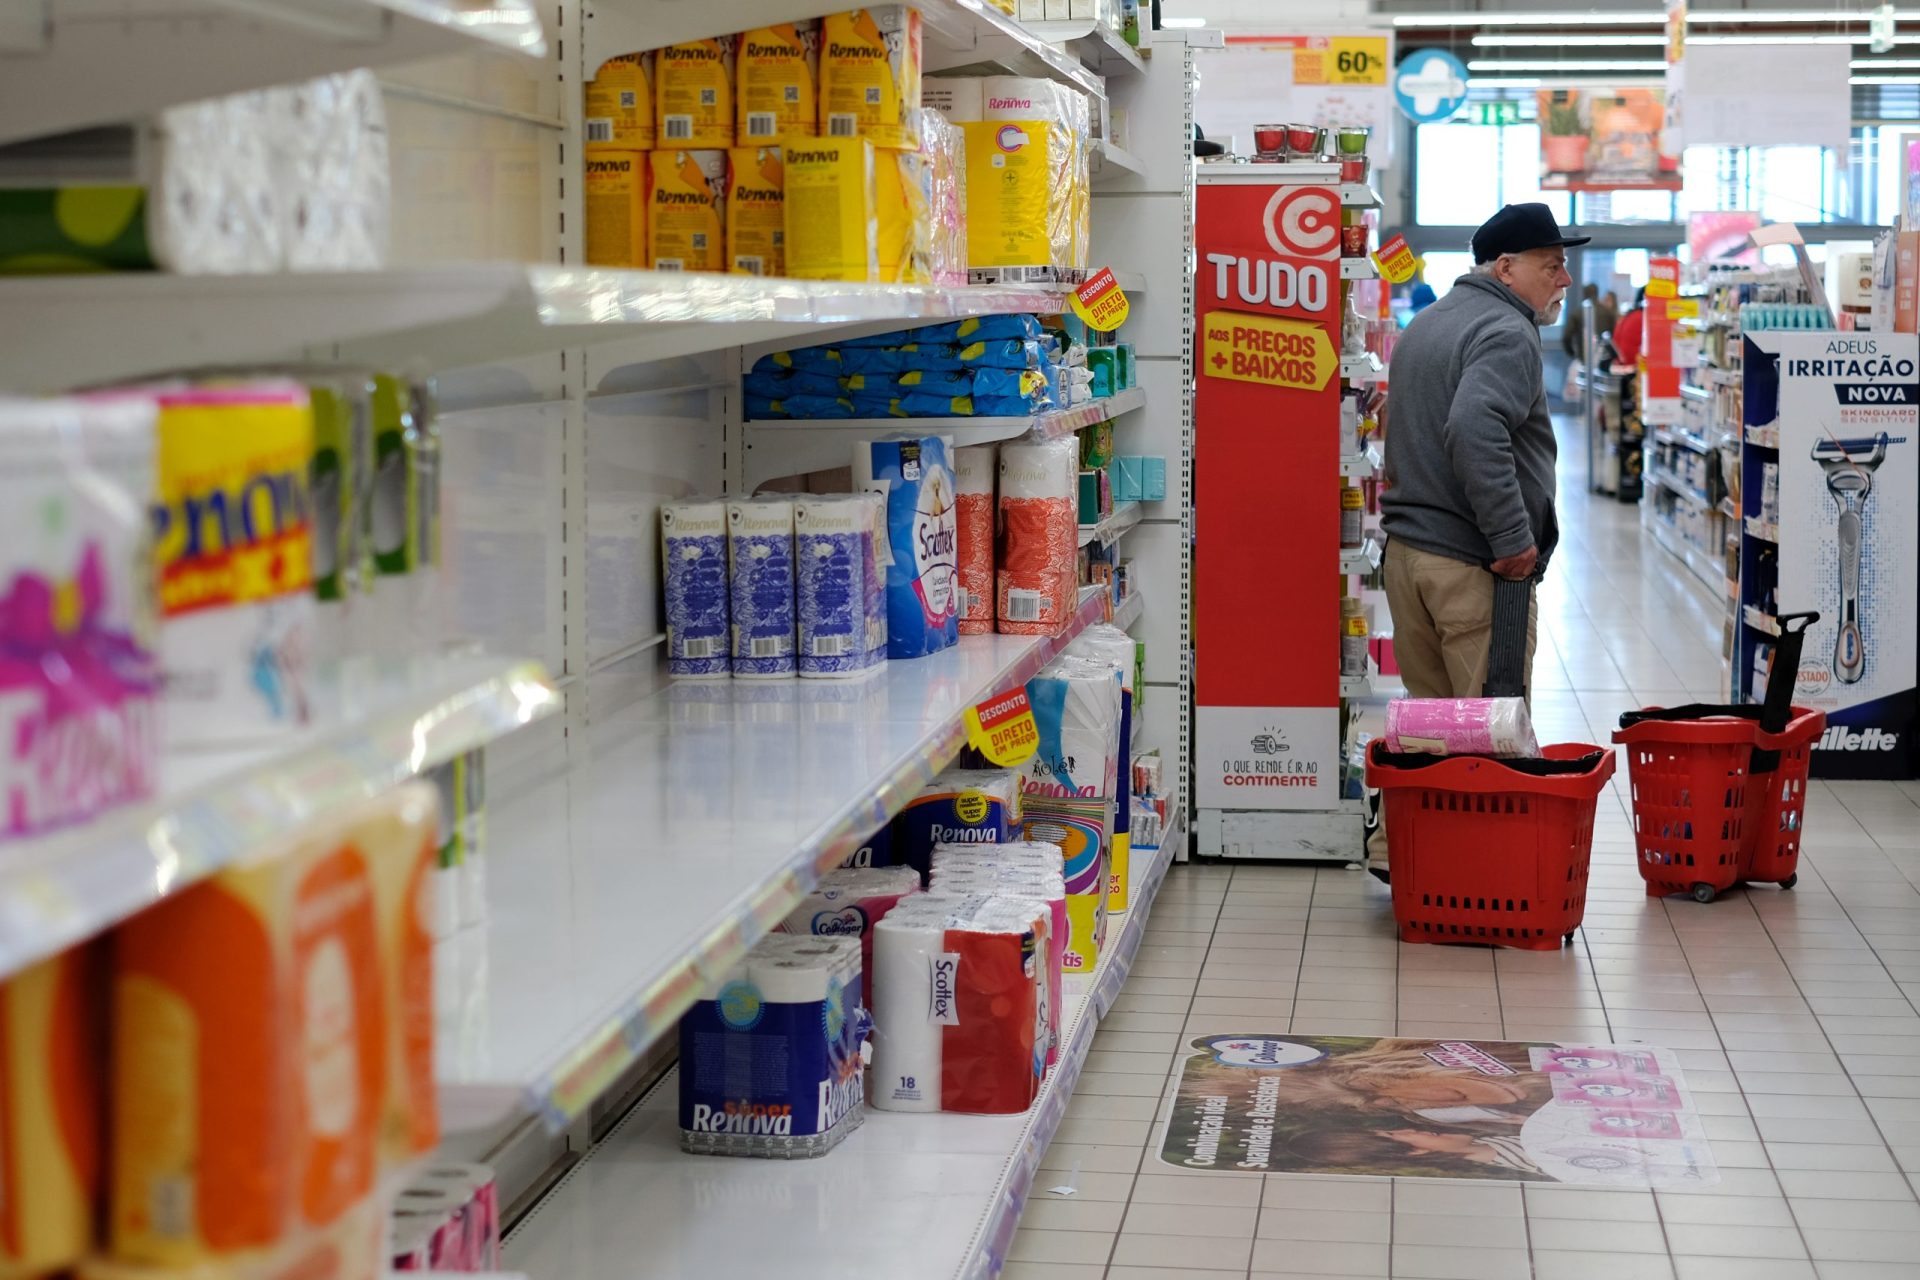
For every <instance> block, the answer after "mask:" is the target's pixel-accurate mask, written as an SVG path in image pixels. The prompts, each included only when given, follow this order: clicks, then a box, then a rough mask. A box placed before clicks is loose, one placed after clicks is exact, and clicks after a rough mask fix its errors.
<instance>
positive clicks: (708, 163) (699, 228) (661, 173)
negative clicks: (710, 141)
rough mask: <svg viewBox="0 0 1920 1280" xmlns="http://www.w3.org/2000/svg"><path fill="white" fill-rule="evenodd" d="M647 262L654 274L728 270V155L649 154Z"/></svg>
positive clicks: (696, 153) (709, 153)
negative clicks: (650, 192)
mask: <svg viewBox="0 0 1920 1280" xmlns="http://www.w3.org/2000/svg"><path fill="white" fill-rule="evenodd" d="M648 160H649V161H650V163H651V172H652V183H651V185H652V189H653V191H652V196H651V198H650V199H649V200H648V202H647V208H648V212H647V261H648V264H649V265H650V266H651V267H652V268H653V269H654V270H655V271H725V270H726V269H727V251H726V232H727V153H726V152H725V151H655V152H652V153H650V154H649V156H648Z"/></svg>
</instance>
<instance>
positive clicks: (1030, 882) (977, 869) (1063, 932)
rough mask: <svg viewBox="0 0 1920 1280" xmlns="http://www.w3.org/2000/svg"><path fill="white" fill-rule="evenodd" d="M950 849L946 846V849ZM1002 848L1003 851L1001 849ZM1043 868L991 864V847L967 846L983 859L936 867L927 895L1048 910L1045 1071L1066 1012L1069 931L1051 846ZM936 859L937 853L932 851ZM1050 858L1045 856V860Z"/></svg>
mask: <svg viewBox="0 0 1920 1280" xmlns="http://www.w3.org/2000/svg"><path fill="white" fill-rule="evenodd" d="M952 847H953V846H946V848H948V849H951V848H952ZM1000 847H1002V848H1004V847H1005V846H1000ZM1040 847H1042V848H1044V849H1045V850H1046V854H1045V855H1043V857H1046V859H1047V860H1046V863H1045V865H1044V866H1036V865H1033V864H1030V863H1025V862H996V861H993V860H992V859H993V857H994V854H995V852H996V848H995V847H982V846H977V845H976V846H968V847H967V848H968V849H969V851H977V852H979V853H980V854H981V855H982V856H980V857H978V858H971V859H954V858H948V859H946V860H945V861H936V862H935V863H934V868H933V883H932V884H931V885H930V886H929V892H931V893H935V894H940V895H944V896H949V897H951V896H956V895H957V896H960V897H971V896H976V895H980V894H998V895H1000V896H1002V897H1014V898H1026V899H1031V900H1033V901H1035V902H1040V903H1044V904H1045V905H1046V908H1047V1065H1048V1066H1052V1065H1053V1064H1054V1063H1055V1062H1056V1061H1058V1060H1059V1056H1060V1017H1061V1015H1062V1011H1063V1010H1064V1009H1065V1008H1066V1006H1065V1005H1064V1004H1062V1003H1061V979H1062V975H1063V974H1064V973H1065V971H1066V969H1065V966H1066V953H1067V940H1068V937H1069V936H1070V932H1071V929H1072V925H1071V920H1070V916H1069V913H1068V911H1067V885H1066V880H1065V879H1064V878H1063V877H1062V876H1061V874H1060V858H1059V850H1057V849H1055V848H1054V847H1053V846H1051V845H1046V846H1040ZM934 852H935V857H936V858H938V857H939V855H940V853H941V850H935V851H934ZM1048 855H1050V856H1048Z"/></svg>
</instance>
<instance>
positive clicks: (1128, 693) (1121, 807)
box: [1067, 622, 1138, 913]
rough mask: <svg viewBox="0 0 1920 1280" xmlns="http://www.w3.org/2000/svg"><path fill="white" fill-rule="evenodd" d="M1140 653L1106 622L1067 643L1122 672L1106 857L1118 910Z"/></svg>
mask: <svg viewBox="0 0 1920 1280" xmlns="http://www.w3.org/2000/svg"><path fill="white" fill-rule="evenodd" d="M1137 653H1138V648H1137V647H1136V645H1135V642H1134V639H1133V637H1132V636H1130V635H1128V634H1127V633H1126V632H1124V631H1122V630H1121V629H1120V628H1119V627H1116V626H1114V625H1112V624H1111V623H1106V622H1102V623H1098V624H1096V625H1094V626H1091V627H1088V628H1087V629H1086V630H1085V631H1082V632H1081V633H1080V634H1079V635H1078V636H1077V637H1075V638H1074V641H1073V643H1072V644H1070V645H1068V646H1067V654H1068V656H1069V657H1076V658H1079V657H1084V658H1091V659H1093V660H1095V661H1098V662H1104V663H1106V664H1108V665H1109V666H1112V667H1113V668H1115V669H1116V670H1117V671H1119V673H1120V731H1119V733H1118V735H1117V736H1116V738H1115V756H1114V758H1115V761H1116V763H1117V768H1116V770H1115V773H1116V778H1117V783H1116V786H1115V788H1114V815H1113V846H1112V851H1111V853H1110V855H1109V857H1108V859H1107V910H1108V911H1110V912H1116V913H1117V912H1121V911H1125V910H1126V909H1127V875H1128V870H1129V863H1130V862H1131V853H1132V831H1133V812H1132V807H1131V801H1132V798H1133V788H1132V787H1131V786H1128V785H1127V782H1128V780H1129V779H1130V778H1132V777H1133V762H1132V758H1131V754H1130V753H1131V749H1132V743H1133V685H1134V661H1135V657H1136V655H1137Z"/></svg>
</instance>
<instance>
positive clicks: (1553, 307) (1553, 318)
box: [1534, 293, 1567, 325]
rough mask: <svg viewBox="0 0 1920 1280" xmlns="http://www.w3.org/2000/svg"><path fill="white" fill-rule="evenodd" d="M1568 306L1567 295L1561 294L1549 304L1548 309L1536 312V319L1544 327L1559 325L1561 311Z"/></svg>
mask: <svg viewBox="0 0 1920 1280" xmlns="http://www.w3.org/2000/svg"><path fill="white" fill-rule="evenodd" d="M1566 305H1567V295H1566V294H1564V293H1562V294H1559V295H1558V296H1556V297H1555V298H1554V300H1553V301H1552V302H1549V303H1548V304H1547V309H1546V310H1545V311H1540V312H1536V313H1535V314H1534V319H1535V320H1537V321H1539V322H1540V324H1542V325H1550V324H1558V323H1560V312H1561V309H1562V308H1564V307H1565V306H1566Z"/></svg>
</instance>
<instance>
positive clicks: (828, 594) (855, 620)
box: [793, 494, 874, 678]
mask: <svg viewBox="0 0 1920 1280" xmlns="http://www.w3.org/2000/svg"><path fill="white" fill-rule="evenodd" d="M793 527H794V575H795V617H796V621H797V622H798V625H799V648H800V653H799V664H798V665H799V669H800V674H801V676H802V677H809V678H815V677H817V678H845V677H848V676H859V675H864V674H865V673H866V672H867V671H868V670H870V669H871V667H872V666H873V661H874V659H873V656H872V653H871V651H870V649H869V646H868V630H869V621H870V619H869V609H868V600H867V582H868V577H869V572H868V567H867V556H868V550H867V549H868V547H869V546H870V545H871V543H872V541H873V507H872V505H871V504H870V502H869V501H868V499H867V497H866V496H865V495H853V494H823V495H818V496H809V497H796V498H795V499H794V503H793Z"/></svg>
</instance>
